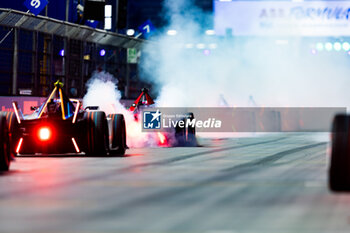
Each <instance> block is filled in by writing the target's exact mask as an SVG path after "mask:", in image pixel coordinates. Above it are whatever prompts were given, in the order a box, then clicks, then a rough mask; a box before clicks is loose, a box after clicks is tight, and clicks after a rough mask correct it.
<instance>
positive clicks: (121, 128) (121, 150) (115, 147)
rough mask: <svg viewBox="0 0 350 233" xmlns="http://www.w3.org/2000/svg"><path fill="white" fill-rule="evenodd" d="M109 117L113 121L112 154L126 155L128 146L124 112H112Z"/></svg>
mask: <svg viewBox="0 0 350 233" xmlns="http://www.w3.org/2000/svg"><path fill="white" fill-rule="evenodd" d="M108 117H109V118H110V119H111V123H112V140H111V150H110V153H111V154H112V155H124V154H125V150H126V148H127V145H126V128H125V120H124V116H123V114H110V115H108Z"/></svg>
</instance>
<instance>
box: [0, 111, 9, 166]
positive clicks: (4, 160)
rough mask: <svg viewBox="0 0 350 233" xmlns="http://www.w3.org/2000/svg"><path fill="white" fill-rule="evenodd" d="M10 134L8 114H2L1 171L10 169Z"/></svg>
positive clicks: (0, 138) (0, 130) (0, 140)
mask: <svg viewBox="0 0 350 233" xmlns="http://www.w3.org/2000/svg"><path fill="white" fill-rule="evenodd" d="M10 148H11V145H10V136H9V130H8V126H7V121H6V116H3V115H0V171H8V170H9V167H10V162H11V149H10Z"/></svg>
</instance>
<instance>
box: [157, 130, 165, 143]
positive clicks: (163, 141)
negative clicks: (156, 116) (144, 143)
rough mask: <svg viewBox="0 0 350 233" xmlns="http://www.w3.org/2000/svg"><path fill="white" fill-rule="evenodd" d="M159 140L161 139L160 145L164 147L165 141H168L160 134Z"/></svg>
mask: <svg viewBox="0 0 350 233" xmlns="http://www.w3.org/2000/svg"><path fill="white" fill-rule="evenodd" d="M158 138H159V142H160V144H161V145H163V144H164V143H165V141H166V138H165V136H164V134H162V133H160V132H158Z"/></svg>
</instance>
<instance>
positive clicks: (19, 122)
mask: <svg viewBox="0 0 350 233" xmlns="http://www.w3.org/2000/svg"><path fill="white" fill-rule="evenodd" d="M12 106H13V109H14V110H15V114H16V118H17V121H18V124H21V119H20V118H19V114H18V109H17V106H16V104H15V103H14V102H12Z"/></svg>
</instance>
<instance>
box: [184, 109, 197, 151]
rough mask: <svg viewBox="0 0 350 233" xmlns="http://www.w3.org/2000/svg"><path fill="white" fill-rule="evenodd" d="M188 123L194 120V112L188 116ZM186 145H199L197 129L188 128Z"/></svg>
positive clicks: (193, 127)
mask: <svg viewBox="0 0 350 233" xmlns="http://www.w3.org/2000/svg"><path fill="white" fill-rule="evenodd" d="M187 115H188V117H187V121H189V120H190V121H192V120H193V119H194V114H193V113H192V112H190V113H188V114H187ZM186 144H187V146H196V145H197V139H196V127H195V126H192V125H189V126H188V127H187V128H186Z"/></svg>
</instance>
